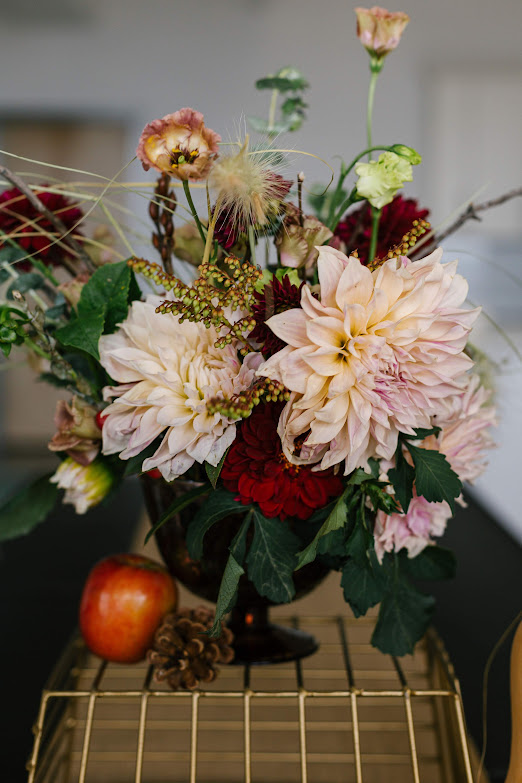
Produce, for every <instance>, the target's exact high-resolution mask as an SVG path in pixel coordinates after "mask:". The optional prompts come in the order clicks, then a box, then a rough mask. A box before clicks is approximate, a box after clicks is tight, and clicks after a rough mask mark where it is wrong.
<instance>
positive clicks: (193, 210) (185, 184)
mask: <svg viewBox="0 0 522 783" xmlns="http://www.w3.org/2000/svg"><path fill="white" fill-rule="evenodd" d="M183 190H184V191H185V198H186V199H187V204H188V205H189V209H190V211H191V213H192V217H193V218H194V220H195V221H196V226H197V227H198V231H199V235H200V237H201V239H202V240H203V242H206V241H207V238H206V236H205V232H204V231H203V226H202V225H201V222H200V219H199V217H198V213H197V212H196V207H195V206H194V202H193V201H192V196H191V193H190V187H189V184H188V180H186V179H184V180H183Z"/></svg>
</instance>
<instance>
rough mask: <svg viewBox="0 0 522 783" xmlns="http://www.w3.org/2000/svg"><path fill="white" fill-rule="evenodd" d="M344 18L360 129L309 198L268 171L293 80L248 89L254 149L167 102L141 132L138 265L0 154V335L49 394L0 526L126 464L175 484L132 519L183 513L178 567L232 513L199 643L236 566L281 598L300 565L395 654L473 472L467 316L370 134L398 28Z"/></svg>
mask: <svg viewBox="0 0 522 783" xmlns="http://www.w3.org/2000/svg"><path fill="white" fill-rule="evenodd" d="M356 13H357V26H358V37H359V39H360V41H361V43H362V44H363V45H364V47H365V48H366V49H367V51H368V53H369V57H370V71H371V80H370V89H369V97H368V123H367V133H368V140H367V147H366V149H365V150H363V151H362V152H360V153H359V154H357V155H356V157H355V158H354V160H353V161H352V162H351V163H349V164H346V163H344V162H343V163H342V164H341V169H340V173H339V175H338V177H337V181H336V183H335V185H334V186H333V187H326V186H321V187H319V186H314V187H313V188H311V189H308V188H305V186H304V182H305V176H304V174H303V173H299V174H298V175H297V177H296V179H295V185H294V180H293V179H292V178H291V177H290V175H289V173H288V169H289V164H288V160H287V152H288V151H286V150H284V149H282V146H283V145H282V144H280V138H281V136H282V135H283V134H285V133H290V132H292V131H295V130H297V129H298V128H299V127H300V125H301V124H302V122H303V121H304V119H305V114H306V110H307V108H308V107H307V104H306V102H305V99H304V96H305V93H306V89H307V83H306V81H305V79H304V78H303V76H302V75H301V73H300V72H298V71H297V70H296V69H294V68H283V69H281V70H280V71H279V72H277V73H276V74H275V75H272V76H268V77H266V78H264V79H261V80H259V81H258V82H257V84H256V86H257V87H258V88H259V89H261V90H269V91H270V94H271V103H270V115H269V118H268V120H267V121H264V120H262V119H260V118H256V117H253V118H250V124H251V126H252V129H253V131H254V132H256V133H258V134H259V135H260V138H261V141H260V142H259V143H258V144H256V145H254V144H252V143H251V141H250V139H249V137H248V135H245V137H244V138H243V139H241V140H240V141H239V142H238V144H237V145H234V144H232V145H223V144H222V143H221V137H220V136H219V135H218V133H216V132H215V131H213V130H211V129H210V128H208V127H207V125H206V124H205V121H204V117H203V115H202V114H201V113H200V112H199V111H195V110H194V109H191V108H182V109H179V110H177V111H175V112H174V113H171V114H167V115H166V116H165V117H163V118H162V119H157V120H153V121H152V122H150V123H149V124H148V125H147V126H146V127H145V128H144V130H143V133H142V134H141V137H140V139H139V144H138V148H137V157H138V159H139V160H140V161H141V163H142V164H143V168H144V169H145V170H146V171H147V170H151V171H152V172H154V173H155V174H157V175H158V179H157V182H156V184H155V186H154V191H153V195H152V197H151V198H149V213H150V218H151V219H152V221H153V225H154V232H153V235H152V249H151V253H157V254H158V259H157V261H158V262H155V261H151V260H148V259H144V258H140V257H137V256H136V255H135V254H132V255H131V257H130V258H129V259H125V258H123V259H122V260H117V257H116V256H115V251H114V249H113V247H112V246H111V245H110V243H107V241H105V239H104V235H103V232H102V234H100V233H98V234H94V235H92V236H89V235H88V234H87V233H86V232H85V231H84V230H80V228H81V226H82V221H83V219H84V217H85V211H84V210H82V204H81V201H82V199H80V198H79V197H76V198H75V197H74V188H73V186H71V185H69V186H68V189H67V187H66V186H65V185H64V186H58V185H57V186H53V187H51V186H40V187H33V186H28V185H27V184H26V183H25V182H23V181H22V180H21V179H20V178H19V177H18V176H17V175H15V174H13V173H12V172H11V171H10V170H8V169H7V168H5V167H2V168H1V170H0V174H1V175H2V176H3V178H4V180H5V181H6V182H7V183H8V185H9V187H8V189H6V190H5V191H4V192H3V193H2V194H1V195H0V230H1V237H0V239H1V250H0V262H1V271H0V280H1V281H2V283H3V284H4V287H6V288H7V291H6V298H5V299H4V301H3V303H2V304H1V305H0V347H1V348H2V351H3V353H4V355H5V356H6V357H8V356H9V354H10V351H11V349H12V347H13V346H23V347H24V348H25V349H26V350H27V351H28V352H29V354H30V356H31V357H32V360H33V363H34V364H35V365H38V370H39V372H40V376H41V378H42V379H43V380H45V381H48V382H51V383H53V384H55V385H57V386H59V387H62V388H63V389H64V391H66V392H67V393H68V394H69V395H72V396H69V397H68V399H64V400H62V401H61V402H60V403H59V404H58V408H57V411H56V416H55V425H56V434H55V435H54V437H53V438H52V440H51V442H50V444H49V447H50V449H52V450H53V451H55V452H56V453H57V455H58V456H59V457H60V460H61V461H60V464H59V467H58V468H57V470H56V471H55V473H54V474H53V475H52V476H46V477H43V478H42V479H40V480H39V481H37V482H36V483H35V484H33V485H32V486H31V487H30V488H26V489H25V490H24V492H23V493H21V494H20V495H18V496H16V497H14V498H12V499H11V500H10V501H9V502H8V503H7V504H6V505H5V506H4V507H3V509H2V510H1V512H0V516H1V521H0V534H1V537H3V538H4V539H5V538H9V537H13V536H15V535H20V534H23V533H26V532H28V531H29V530H30V529H31V528H32V527H33V526H34V525H36V524H38V523H39V522H41V521H42V520H43V519H44V518H45V516H46V515H47V514H48V513H49V512H50V510H51V509H52V507H53V506H54V504H55V503H56V502H57V500H58V499H59V498H61V499H62V500H63V502H65V503H72V504H73V505H74V507H75V509H76V511H77V512H78V513H80V514H81V513H84V512H85V511H87V510H88V509H89V508H91V507H92V506H95V505H96V504H97V503H99V502H101V501H102V500H103V499H104V498H106V497H107V496H109V495H110V493H111V492H112V491H113V490H114V488H115V487H116V486H117V485H118V483H119V482H121V481H122V480H123V479H124V478H125V477H127V476H129V475H136V474H143V473H148V474H149V476H151V477H152V478H153V479H154V480H157V481H166V482H174V481H176V480H177V479H178V478H179V477H181V476H183V477H185V478H191V479H193V480H194V481H196V482H197V486H195V488H193V489H191V490H190V491H188V492H186V493H185V494H181V495H179V496H178V497H177V498H176V500H175V502H174V504H173V505H172V506H171V507H170V508H169V509H168V512H167V514H165V515H164V516H163V518H162V519H160V520H159V522H158V523H157V524H156V529H157V528H158V527H159V526H160V525H161V524H163V523H164V522H165V521H167V519H168V518H169V517H171V516H172V515H173V514H175V513H176V512H177V511H179V510H180V509H181V508H184V507H187V506H188V505H189V504H191V503H194V504H195V505H194V509H195V513H194V516H193V519H192V522H191V524H190V526H189V528H188V531H187V543H188V547H189V552H190V554H191V556H192V557H194V558H196V559H197V558H198V557H200V556H201V553H202V545H203V539H204V536H205V534H206V533H207V531H208V530H209V529H210V527H212V526H214V525H219V523H220V520H222V519H223V518H224V517H225V516H230V515H233V514H237V515H240V516H239V517H238V519H240V524H239V527H238V532H237V535H236V536H235V538H234V539H233V541H231V542H230V557H229V560H228V564H227V566H226V569H225V572H224V574H223V581H222V586H221V591H220V594H219V598H218V601H217V609H216V621H215V623H214V625H213V627H212V629H211V630H210V634H214V635H218V634H219V633H220V621H221V619H222V618H223V616H224V615H225V614H226V613H227V612H228V611H229V610H230V609H231V607H232V606H233V605H234V601H235V596H236V593H237V588H238V583H239V580H240V578H241V577H242V576H243V575H244V574H246V577H247V578H248V579H249V580H250V581H251V582H253V584H254V586H255V588H256V589H257V591H258V592H259V593H260V594H261V595H263V596H265V597H266V598H268V599H269V600H270V601H272V602H274V603H283V602H287V601H290V600H291V599H292V597H293V595H294V592H295V588H294V584H293V576H292V575H293V572H294V571H295V570H296V569H300V568H302V567H304V566H306V565H307V564H308V563H311V562H312V561H314V560H315V559H319V560H321V561H323V562H324V563H325V564H327V565H328V566H329V567H331V568H335V569H337V570H339V571H340V573H341V588H342V590H343V592H344V597H345V599H346V601H347V602H348V603H349V605H350V606H351V608H352V610H353V612H354V614H355V615H356V616H359V615H362V614H365V613H366V611H367V610H368V609H369V608H370V607H372V606H375V605H377V604H380V610H379V618H378V622H377V625H376V628H375V632H374V636H373V643H374V644H375V645H376V646H377V647H378V648H380V649H381V650H383V651H386V652H391V653H394V654H397V655H402V654H404V653H408V652H411V651H412V649H413V646H414V644H415V642H416V641H417V640H418V639H419V638H420V637H421V635H422V634H423V632H424V630H425V629H426V626H427V624H428V622H429V620H430V616H431V614H432V611H433V599H432V598H431V597H429V596H427V595H425V594H424V593H422V592H421V591H420V590H419V589H418V587H417V586H416V584H415V583H416V580H418V579H423V580H424V579H437V578H447V577H450V576H451V575H452V573H453V571H454V566H455V563H454V558H453V555H452V553H451V552H449V551H448V550H446V549H444V548H442V547H440V546H438V545H437V543H436V539H437V537H439V536H441V535H442V533H443V532H444V529H445V527H446V524H447V521H448V520H449V519H450V517H451V515H452V513H453V512H454V509H455V503H456V502H460V501H461V495H462V482H463V481H472V480H473V479H474V478H476V476H478V475H479V474H480V473H481V472H482V470H483V469H484V466H485V462H484V453H485V450H486V449H487V448H488V447H489V446H490V434H489V433H490V428H491V426H492V425H493V424H494V421H495V411H494V408H493V406H492V404H491V401H490V392H489V391H487V390H486V388H485V387H484V385H483V384H482V382H481V379H480V376H479V374H478V372H477V369H476V367H475V366H474V361H473V358H472V351H471V349H470V347H469V337H470V332H471V329H472V326H473V323H474V322H475V320H476V318H477V316H478V313H479V310H478V309H476V308H474V309H470V308H469V307H468V306H466V303H465V302H466V295H467V284H466V281H465V280H464V279H463V278H462V277H461V276H460V275H459V274H458V273H457V262H456V261H450V262H449V263H443V260H442V255H443V254H442V250H440V249H437V247H436V245H437V237H436V236H435V235H434V232H433V231H431V230H430V227H429V224H428V223H427V221H426V218H427V217H428V210H427V209H423V208H421V207H419V205H418V204H417V202H416V201H415V200H413V199H410V198H406V197H405V196H404V195H402V194H401V193H400V191H401V189H402V187H403V185H404V183H406V182H410V181H412V179H413V170H414V167H415V166H417V165H418V164H420V162H421V157H420V155H419V154H418V153H417V152H416V151H415V150H414V149H412V148H411V147H409V146H407V145H405V144H391V145H384V146H381V145H374V143H373V141H372V108H373V97H374V93H375V86H376V82H377V79H378V75H379V72H380V71H381V69H382V67H383V65H384V63H385V62H386V58H387V55H388V54H389V53H390V52H391V51H392V50H393V49H394V48H395V47H396V46H397V44H398V43H399V40H400V38H401V34H402V32H403V30H404V28H405V27H406V25H407V23H408V17H407V16H406V14H403V13H389V12H387V11H385V10H384V9H381V8H372V9H370V10H366V9H362V8H359V9H356ZM280 98H282V100H280ZM278 106H280V109H279V115H278V113H277V110H278ZM276 139H277V145H276ZM350 179H351V180H352V181H353V184H352V186H351V189H349V188H347V183H348V182H349V181H350ZM197 187H200V188H203V194H204V195H205V196H206V208H204V209H203V210H202V209H201V208H199V209H197V208H196V206H195V203H194V193H195V189H196V188H197ZM106 190H107V189H106V188H105V190H104V192H103V193H102V194H101V196H100V197H99V198H97V199H95V200H94V201H93V205H94V206H97V205H102V206H103V205H104V202H103V196H104V195H105V194H106ZM306 190H310V191H311V194H310V203H311V206H312V210H313V211H312V212H311V213H310V214H308V213H307V212H306V210H305V207H304V206H303V198H304V196H303V194H304V192H306ZM180 191H181V192H182V193H183V196H184V203H185V204H186V214H188V215H189V218H188V219H186V218H184V217H183V216H182V217H180V219H179V220H178V217H177V216H178V215H179V212H180V204H179V196H180V195H181V193H180ZM196 200H197V199H196ZM479 208H480V207H478V206H477V207H475V210H477V209H479ZM92 209H93V207H92V206H91V207H90V208H89V210H88V213H90V212H91V211H92ZM468 211H469V210H468ZM106 214H109V215H110V214H111V213H110V212H108V207H106ZM469 216H471V215H469ZM460 222H461V223H462V222H463V221H462V219H461V220H460ZM111 223H112V224H113V225H116V228H117V225H118V224H117V222H116V221H111ZM119 233H124V232H121V231H120V232H119ZM124 239H125V237H124ZM190 272H192V278H193V279H192V280H191V279H190V277H191V275H190Z"/></svg>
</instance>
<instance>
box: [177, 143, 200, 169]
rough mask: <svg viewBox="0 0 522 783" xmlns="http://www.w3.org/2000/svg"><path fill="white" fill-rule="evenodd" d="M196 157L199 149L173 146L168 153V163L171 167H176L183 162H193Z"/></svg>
mask: <svg viewBox="0 0 522 783" xmlns="http://www.w3.org/2000/svg"><path fill="white" fill-rule="evenodd" d="M196 158H199V149H197V148H196V149H194V150H184V149H181V148H180V147H174V149H172V150H171V153H170V165H171V166H172V168H173V169H177V168H178V166H181V165H182V164H183V163H194V161H195V160H196Z"/></svg>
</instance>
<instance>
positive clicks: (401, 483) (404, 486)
mask: <svg viewBox="0 0 522 783" xmlns="http://www.w3.org/2000/svg"><path fill="white" fill-rule="evenodd" d="M388 478H389V479H390V481H391V483H392V486H393V489H394V491H395V497H396V498H397V500H398V501H399V503H400V504H401V507H402V510H403V511H404V513H406V512H407V510H408V507H409V505H410V502H411V499H412V497H413V482H414V481H415V470H414V468H412V466H411V465H410V464H409V462H406V460H405V459H404V454H403V453H402V443H401V440H400V439H399V444H398V446H397V451H396V452H395V467H394V468H391V470H389V471H388Z"/></svg>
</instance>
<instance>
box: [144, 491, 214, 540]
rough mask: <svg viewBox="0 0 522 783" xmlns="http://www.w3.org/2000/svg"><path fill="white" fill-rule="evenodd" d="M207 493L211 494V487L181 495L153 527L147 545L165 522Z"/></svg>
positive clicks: (146, 537) (147, 538)
mask: <svg viewBox="0 0 522 783" xmlns="http://www.w3.org/2000/svg"><path fill="white" fill-rule="evenodd" d="M207 492H210V487H207V486H203V487H194V489H191V490H189V492H185V494H184V495H180V496H179V497H178V498H176V499H175V500H174V501H173V502H172V503H171V504H170V506H169V507H168V509H167V510H166V511H165V513H164V514H162V516H161V517H160V518H159V519H158V521H157V522H156V524H155V525H154V526H153V527H151V529H150V530H149V532H148V533H147V535H146V536H145V543H147V541H148V540H149V538H150V537H151V536H153V535H154V533H155V532H156V531H157V530H159V529H160V527H162V526H163V525H164V524H165V522H168V521H169V519H170V518H171V517H172V516H173V515H174V514H176V513H177V512H178V511H182V510H183V509H184V508H186V507H187V506H190V504H191V503H193V502H194V501H195V500H196V499H197V498H199V497H201V496H202V495H205V494H206V493H207Z"/></svg>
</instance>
